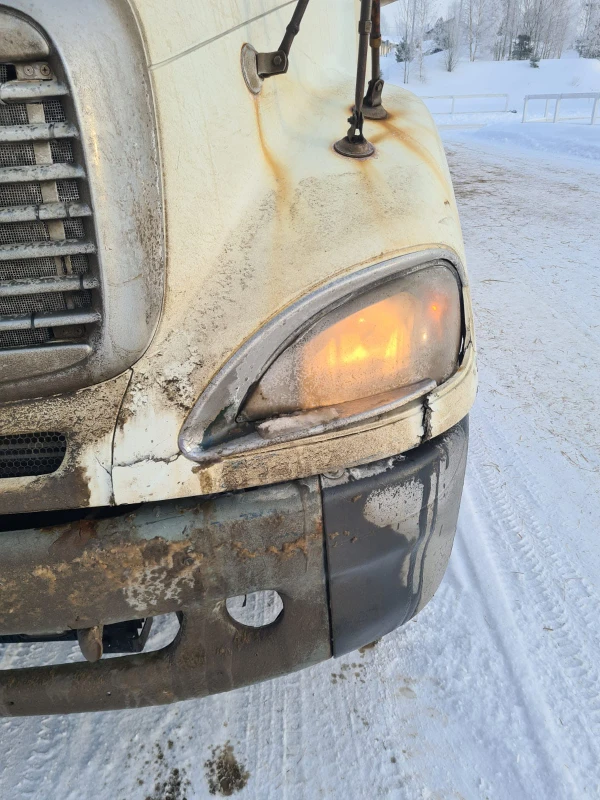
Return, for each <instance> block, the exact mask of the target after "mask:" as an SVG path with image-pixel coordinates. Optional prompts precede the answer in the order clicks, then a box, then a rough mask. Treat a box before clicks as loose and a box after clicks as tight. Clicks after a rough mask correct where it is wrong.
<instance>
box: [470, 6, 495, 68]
mask: <svg viewBox="0 0 600 800" xmlns="http://www.w3.org/2000/svg"><path fill="white" fill-rule="evenodd" d="M496 9H497V6H496V3H495V2H494V0H465V2H464V5H463V14H464V26H465V31H466V36H467V42H468V45H469V60H470V61H475V58H476V56H477V53H478V52H480V51H481V49H482V48H483V46H484V45H485V44H487V43H488V41H489V38H490V35H491V34H492V32H493V30H494V28H495V27H496V26H497V11H496Z"/></svg>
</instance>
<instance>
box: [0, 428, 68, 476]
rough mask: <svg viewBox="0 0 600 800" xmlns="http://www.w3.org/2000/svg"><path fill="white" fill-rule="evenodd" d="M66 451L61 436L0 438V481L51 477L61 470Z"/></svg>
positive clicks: (64, 440)
mask: <svg viewBox="0 0 600 800" xmlns="http://www.w3.org/2000/svg"><path fill="white" fill-rule="evenodd" d="M66 452H67V440H66V437H65V436H64V434H62V433H55V432H42V433H26V434H13V435H11V436H0V479H1V478H23V477H27V476H35V475H49V474H50V473H52V472H56V470H57V469H58V468H59V467H60V465H61V464H62V462H63V461H64V458H65V454H66Z"/></svg>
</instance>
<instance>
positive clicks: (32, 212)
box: [0, 64, 101, 365]
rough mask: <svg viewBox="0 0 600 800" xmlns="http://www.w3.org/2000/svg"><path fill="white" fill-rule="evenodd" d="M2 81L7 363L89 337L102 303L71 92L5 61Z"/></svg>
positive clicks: (0, 190) (1, 248)
mask: <svg viewBox="0 0 600 800" xmlns="http://www.w3.org/2000/svg"><path fill="white" fill-rule="evenodd" d="M23 72H24V71H23V70H20V71H19V74H20V75H22V74H23ZM0 84H5V86H6V87H8V88H7V94H6V96H5V98H4V97H3V96H2V88H0V365H1V359H2V350H4V349H6V348H14V347H27V348H31V347H43V346H44V345H45V344H47V343H52V342H56V341H60V340H63V339H64V340H65V341H68V342H71V343H72V342H77V341H79V342H82V341H87V340H88V339H89V338H90V335H91V333H92V332H93V326H94V325H95V324H97V323H98V322H100V312H99V311H98V309H99V307H100V305H101V298H100V296H99V281H98V278H97V276H96V275H95V271H96V270H97V261H96V258H95V252H96V247H95V243H94V242H93V240H92V238H91V237H90V233H91V232H92V230H93V226H92V225H91V224H85V221H84V218H85V217H91V215H92V212H91V209H90V208H89V206H88V205H87V204H86V203H85V202H82V200H81V198H82V197H83V198H85V197H86V196H87V190H86V187H85V172H84V169H83V166H84V165H83V164H82V163H80V161H79V160H78V159H79V157H78V150H77V148H76V147H75V146H74V137H76V136H77V126H76V120H75V119H72V118H70V115H71V112H70V111H69V109H70V108H71V106H70V104H68V103H67V104H63V97H65V96H66V90H65V87H64V85H63V84H61V83H60V82H59V81H58V80H57V79H56V78H54V77H52V76H51V74H50V77H49V78H48V80H45V81H39V80H32V81H27V80H20V79H16V70H15V67H14V65H12V64H0ZM32 91H33V92H34V95H33V96H32ZM38 91H39V100H38V101H37V102H36V97H35V93H36V92H38ZM53 95H55V96H54V97H53ZM57 123H63V124H57ZM53 278H54V279H55V280H52V279H53ZM53 323H54V324H53Z"/></svg>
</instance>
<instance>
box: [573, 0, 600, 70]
mask: <svg viewBox="0 0 600 800" xmlns="http://www.w3.org/2000/svg"><path fill="white" fill-rule="evenodd" d="M581 17H582V19H581V29H580V35H579V37H578V38H577V44H576V47H577V52H578V53H579V55H580V56H581V57H582V58H600V0H583V2H582V3H581Z"/></svg>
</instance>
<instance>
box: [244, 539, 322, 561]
mask: <svg viewBox="0 0 600 800" xmlns="http://www.w3.org/2000/svg"><path fill="white" fill-rule="evenodd" d="M318 538H319V534H318V533H312V534H310V535H309V536H305V535H303V536H300V537H299V538H298V539H296V540H294V541H293V542H284V543H283V544H282V545H281V547H276V546H275V545H273V544H272V545H270V546H269V547H267V549H266V550H255V551H252V550H248V549H247V548H246V547H244V545H243V544H242V543H241V542H232V543H231V546H232V548H233V549H234V550H235V552H236V553H237V555H238V556H239V557H240V558H256V557H257V556H264V555H266V554H267V553H268V554H270V555H274V556H277V557H278V558H290V557H291V556H293V555H295V554H296V553H298V552H301V553H304V555H305V556H306V555H308V540H309V539H318Z"/></svg>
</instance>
